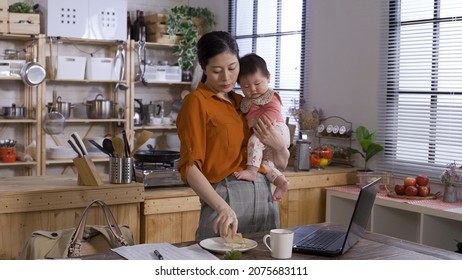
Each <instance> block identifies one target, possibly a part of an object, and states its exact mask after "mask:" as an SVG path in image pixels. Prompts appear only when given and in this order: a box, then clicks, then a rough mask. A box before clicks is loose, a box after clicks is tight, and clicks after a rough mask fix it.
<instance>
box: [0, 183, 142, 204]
mask: <svg viewBox="0 0 462 280" xmlns="http://www.w3.org/2000/svg"><path fill="white" fill-rule="evenodd" d="M0 180H1V185H0V213H16V212H31V211H41V210H56V209H68V208H76V207H86V206H87V205H88V203H89V202H90V201H91V200H93V199H102V200H104V201H105V202H106V203H107V204H108V205H111V204H124V203H133V202H143V200H144V199H143V197H144V196H143V194H144V187H143V185H142V184H138V183H131V184H109V183H105V184H103V185H101V186H79V185H77V177H76V176H19V177H7V178H0ZM103 181H104V182H108V180H104V179H103Z"/></svg>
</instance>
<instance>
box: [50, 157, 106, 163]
mask: <svg viewBox="0 0 462 280" xmlns="http://www.w3.org/2000/svg"><path fill="white" fill-rule="evenodd" d="M91 160H92V161H93V162H109V158H108V157H94V158H91ZM46 164H47V165H53V164H74V163H73V162H72V159H71V158H69V159H47V161H46Z"/></svg>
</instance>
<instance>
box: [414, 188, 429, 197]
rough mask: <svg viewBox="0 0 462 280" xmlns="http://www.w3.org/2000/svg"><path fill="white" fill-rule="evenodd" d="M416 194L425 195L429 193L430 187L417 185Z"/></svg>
mask: <svg viewBox="0 0 462 280" xmlns="http://www.w3.org/2000/svg"><path fill="white" fill-rule="evenodd" d="M417 189H418V195H419V196H424V197H425V196H427V195H429V194H430V187H429V186H418V187H417Z"/></svg>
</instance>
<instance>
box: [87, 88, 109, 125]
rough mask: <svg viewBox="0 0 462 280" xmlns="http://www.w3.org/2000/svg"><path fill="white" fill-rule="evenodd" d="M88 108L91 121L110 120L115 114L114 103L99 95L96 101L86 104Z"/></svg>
mask: <svg viewBox="0 0 462 280" xmlns="http://www.w3.org/2000/svg"><path fill="white" fill-rule="evenodd" d="M85 105H86V107H87V117H88V118H89V119H110V118H112V116H113V112H114V102H113V101H111V100H106V99H104V98H103V95H102V94H98V95H97V96H96V97H95V99H94V100H89V101H87V102H86V103H85Z"/></svg>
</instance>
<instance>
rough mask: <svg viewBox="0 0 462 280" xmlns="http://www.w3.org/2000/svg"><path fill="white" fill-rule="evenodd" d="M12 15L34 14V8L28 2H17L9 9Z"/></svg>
mask: <svg viewBox="0 0 462 280" xmlns="http://www.w3.org/2000/svg"><path fill="white" fill-rule="evenodd" d="M8 11H9V12H10V13H21V14H34V13H35V11H34V7H33V6H32V5H31V4H29V3H26V2H17V3H14V4H11V5H10V6H9V7H8Z"/></svg>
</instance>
